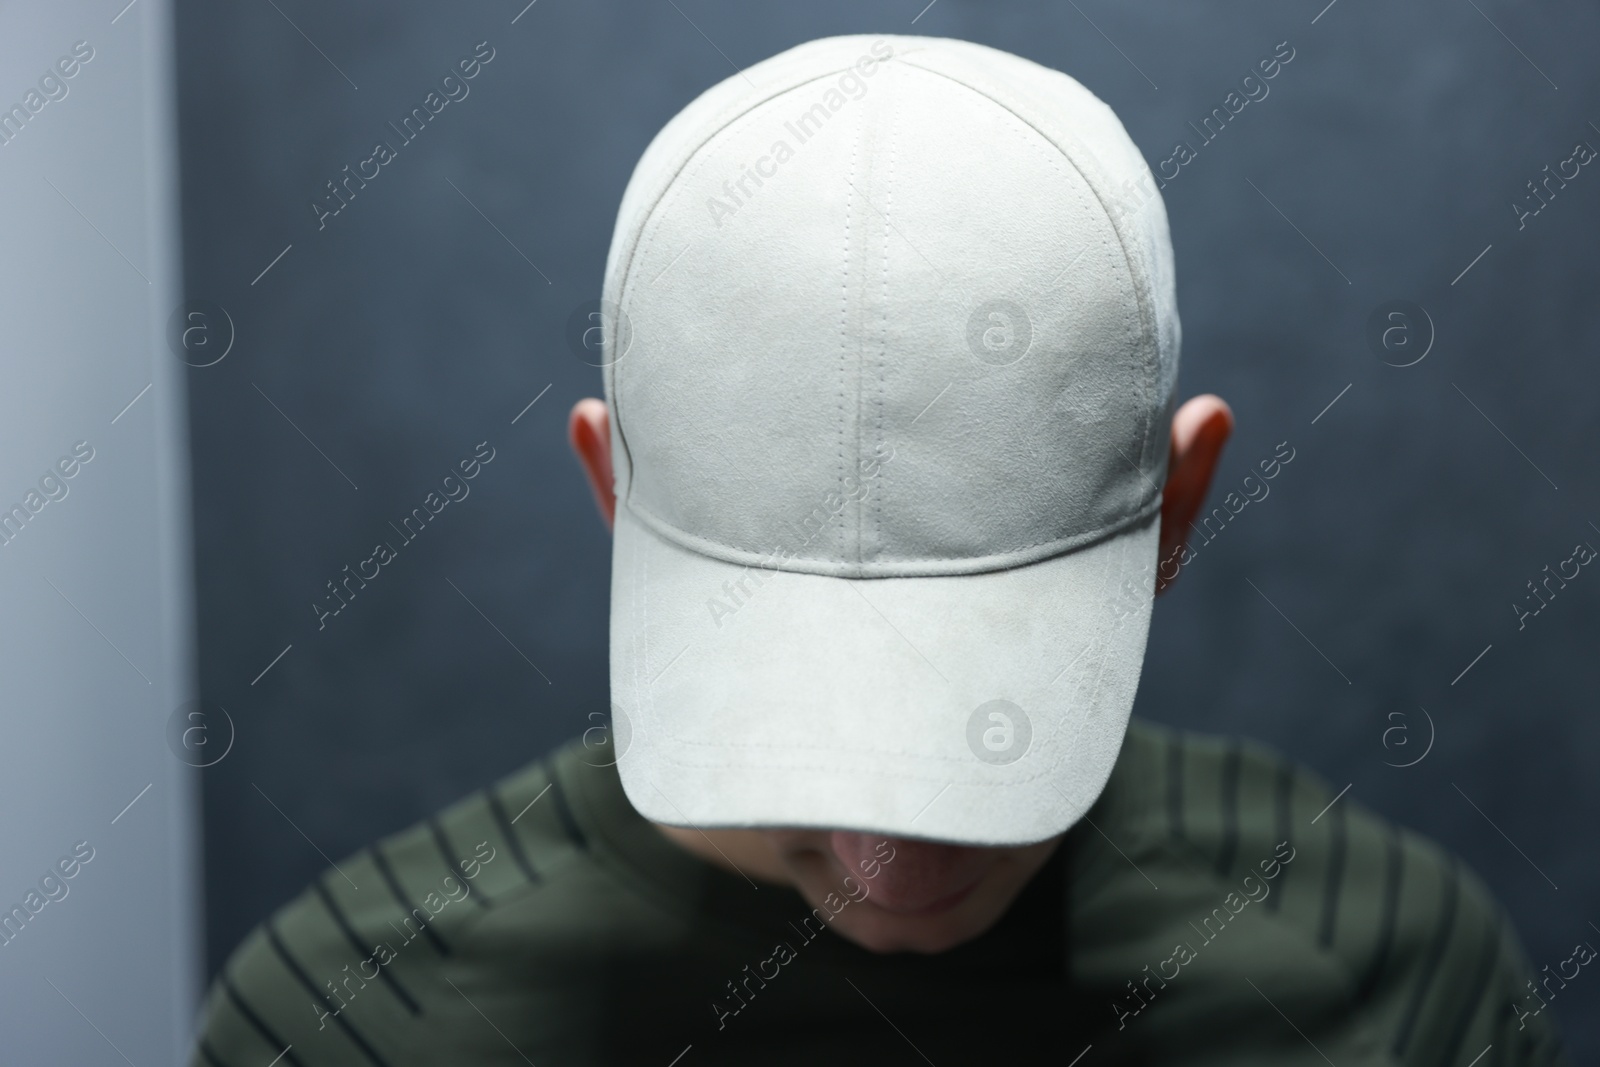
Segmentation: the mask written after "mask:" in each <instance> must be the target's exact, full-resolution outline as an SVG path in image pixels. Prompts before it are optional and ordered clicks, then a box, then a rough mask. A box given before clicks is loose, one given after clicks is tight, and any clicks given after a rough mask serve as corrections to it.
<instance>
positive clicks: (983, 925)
mask: <svg viewBox="0 0 1600 1067" xmlns="http://www.w3.org/2000/svg"><path fill="white" fill-rule="evenodd" d="M985 895H986V894H983V893H981V892H971V891H968V892H965V893H962V894H960V895H959V896H960V899H959V900H955V901H953V902H951V903H948V904H945V903H944V902H940V904H938V905H934V906H931V907H929V908H925V909H922V910H920V911H918V912H914V913H909V914H908V913H904V912H896V911H890V910H888V909H886V908H880V907H878V906H877V905H875V904H873V903H872V900H871V898H870V897H869V898H868V899H866V900H863V901H862V902H861V903H860V904H858V905H853V906H852V907H851V908H850V909H848V910H847V912H846V913H845V914H842V915H840V916H839V917H838V919H836V920H835V921H834V924H833V928H834V932H835V933H837V934H838V935H839V936H840V937H843V938H844V939H846V940H847V941H850V942H852V943H854V944H856V945H859V946H861V947H862V948H864V949H866V950H867V951H868V952H875V953H879V954H888V953H891V952H917V953H921V954H923V955H937V954H938V953H940V952H948V951H949V950H950V949H953V948H955V947H956V946H958V945H961V944H965V943H966V942H968V941H971V940H973V939H974V938H977V937H982V936H983V935H984V934H985V933H987V932H988V931H989V929H990V928H991V927H993V926H994V924H995V923H996V922H998V921H999V920H1000V916H1001V915H1003V914H1005V908H1004V907H999V908H996V907H994V904H993V902H992V901H989V902H986V901H984V900H983V899H982V898H983V897H984V896H985ZM1008 903H1009V902H1008ZM941 905H942V906H941Z"/></svg>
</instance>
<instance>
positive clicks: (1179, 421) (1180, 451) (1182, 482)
mask: <svg viewBox="0 0 1600 1067" xmlns="http://www.w3.org/2000/svg"><path fill="white" fill-rule="evenodd" d="M1232 433H1233V410H1232V409H1231V408H1229V407H1228V405H1227V402H1226V401H1224V400H1223V399H1222V398H1221V397H1219V396H1213V395H1212V394H1210V393H1207V394H1205V395H1203V396H1197V397H1194V398H1192V399H1191V400H1189V401H1188V402H1186V403H1185V404H1184V405H1183V406H1182V407H1181V408H1179V409H1178V411H1177V413H1176V414H1174V415H1173V416H1172V447H1171V450H1170V451H1169V453H1168V459H1167V484H1166V486H1165V487H1164V488H1163V489H1162V491H1161V549H1160V555H1159V556H1158V557H1157V560H1156V592H1157V593H1160V592H1163V591H1164V590H1165V589H1166V588H1167V586H1169V585H1171V584H1172V582H1173V581H1174V580H1176V578H1177V573H1176V572H1173V577H1172V578H1170V579H1169V578H1165V577H1163V575H1162V572H1163V570H1165V569H1166V568H1167V566H1168V561H1169V560H1171V559H1172V558H1173V557H1174V556H1175V555H1177V554H1179V553H1181V552H1182V551H1183V546H1184V545H1185V543H1187V541H1188V538H1189V527H1190V524H1191V523H1192V522H1194V517H1195V516H1196V515H1198V514H1199V513H1200V507H1201V505H1203V504H1204V503H1205V500H1206V493H1207V492H1208V491H1209V490H1210V488H1211V476H1212V475H1213V474H1215V473H1216V470H1217V461H1218V460H1219V459H1221V457H1222V447H1223V446H1224V445H1226V444H1227V443H1228V437H1229V436H1230V435H1231V434H1232Z"/></svg>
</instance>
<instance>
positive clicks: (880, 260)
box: [603, 36, 1180, 845]
mask: <svg viewBox="0 0 1600 1067" xmlns="http://www.w3.org/2000/svg"><path fill="white" fill-rule="evenodd" d="M1146 190H1147V191H1146ZM603 309H604V314H605V315H607V316H609V318H608V319H607V326H608V329H607V331H606V337H605V340H606V346H607V347H606V350H605V356H606V360H605V362H606V367H605V383H606V396H607V400H608V402H609V404H610V408H611V412H612V435H613V446H614V455H615V466H616V492H617V515H616V546H615V555H614V560H613V581H612V632H611V675H612V697H613V705H614V707H613V711H614V715H615V717H616V719H617V723H618V726H617V729H618V733H619V737H622V736H624V735H626V744H625V745H622V746H619V748H620V749H621V758H620V763H619V767H620V770H621V774H622V780H623V783H624V786H625V788H626V789H627V791H628V794H629V798H630V800H632V801H633V802H634V803H635V805H636V806H637V807H638V808H639V810H640V811H641V812H643V813H644V814H645V815H646V816H648V817H649V818H652V819H656V820H658V821H661V822H666V823H673V824H677V825H695V826H701V827H706V826H724V827H726V826H763V825H789V826H797V825H798V826H819V827H840V828H848V829H859V830H863V831H869V832H881V833H892V834H896V835H900V836H907V837H923V838H929V839H935V840H948V841H959V842H965V843H973V844H993V845H999V844H1018V843H1024V842H1028V841H1035V840H1040V839H1043V838H1045V837H1049V836H1052V835H1054V834H1056V833H1059V832H1061V831H1062V830H1064V829H1066V828H1067V827H1068V826H1070V825H1071V824H1072V823H1073V822H1075V821H1076V820H1077V819H1078V818H1079V817H1081V814H1082V812H1083V811H1084V810H1086V809H1087V808H1088V807H1089V805H1090V804H1092V803H1093V802H1094V800H1095V798H1096V797H1097V796H1098V795H1099V792H1100V789H1101V788H1102V787H1103V785H1104V783H1105V780H1106V777H1107V776H1108V775H1109V773H1110V770H1111V766H1112V764H1113V762H1114V761H1115V759H1116V755H1117V751H1118V749H1119V747H1120V743H1121V738H1122V735H1123V732H1124V731H1125V729H1126V724H1127V718H1128V713H1129V710H1130V709H1131V707H1132V703H1133V697H1134V693H1135V691H1136V689H1137V686H1138V679H1139V673H1140V668H1141V665H1142V661H1143V655H1144V643H1145V636H1146V632H1147V629H1148V622H1149V611H1150V599H1151V595H1152V592H1153V590H1152V585H1153V574H1154V565H1155V551H1156V542H1157V534H1158V527H1159V522H1158V519H1157V516H1158V514H1159V509H1160V504H1161V494H1160V486H1161V485H1162V483H1163V482H1164V480H1165V474H1166V456H1167V447H1168V425H1169V423H1170V419H1171V411H1172V405H1173V392H1174V385H1175V381H1176V376H1177V364H1178V348H1179V342H1180V330H1179V325H1178V317H1177V307H1176V297H1175V293H1174V287H1173V271H1172V251H1171V245H1170V239H1169V237H1168V233H1167V221H1166V215H1165V210H1164V208H1163V206H1162V204H1161V201H1160V197H1159V195H1158V194H1156V193H1155V190H1154V184H1153V181H1152V180H1151V178H1150V175H1149V172H1148V170H1147V169H1146V167H1145V164H1144V161H1143V158H1142V156H1141V155H1140V154H1139V152H1138V150H1137V149H1136V148H1135V147H1134V146H1133V144H1132V142H1131V141H1130V140H1129V139H1128V137H1127V134H1126V132H1125V131H1124V130H1123V128H1122V126H1121V123H1120V122H1119V121H1118V120H1117V118H1116V117H1115V115H1114V114H1112V112H1111V111H1110V109H1109V108H1107V107H1106V106H1105V105H1104V104H1103V103H1102V102H1100V101H1099V100H1098V99H1096V98H1095V97H1094V96H1093V95H1092V94H1091V93H1089V91H1088V90H1086V89H1084V88H1083V87H1082V86H1081V85H1079V84H1078V83H1077V82H1075V81H1073V80H1072V79H1071V78H1069V77H1067V76H1066V75H1064V74H1061V73H1059V72H1055V71H1051V70H1048V69H1046V68H1044V67H1040V66H1038V65H1037V64H1033V63H1030V62H1028V61H1026V60H1022V59H1020V58H1018V57H1016V56H1012V55H1009V54H1006V53H1003V52H999V51H996V50H994V49H990V48H986V47H982V46H979V45H974V44H969V43H966V42H959V41H948V40H938V39H930V38H915V37H895V36H883V37H843V38H830V39H827V40H822V41H814V42H811V43H809V44H806V45H802V46H800V47H798V48H795V49H792V50H790V51H789V52H785V53H783V54H782V55H779V56H776V57H774V58H772V59H770V60H767V61H766V62H764V63H760V64H757V65H756V66H753V67H751V68H749V69H747V70H745V71H743V72H741V73H740V74H737V75H735V76H734V77H732V78H729V79H727V80H726V81H724V82H722V83H721V84H719V85H717V86H715V87H713V88H712V89H710V90H708V91H707V92H706V93H704V94H703V95H702V96H701V97H699V98H698V99H697V100H695V101H694V102H693V103H692V104H690V106H689V107H687V108H686V109H684V111H683V112H681V113H680V114H679V115H678V116H676V117H675V118H674V119H673V120H672V121H671V122H670V123H668V125H667V126H666V127H665V128H664V129H663V130H662V132H661V133H660V134H659V135H658V136H657V137H656V139H655V140H654V141H653V142H652V144H651V145H650V147H649V148H648V149H647V150H646V152H645V154H644V156H643V157H642V158H641V160H640V162H639V165H638V167H637V168H636V170H635V172H634V175H633V178H632V180H631V181H630V183H629V186H628V189H627V191H626V193H625V194H624V197H623V202H622V207H621V210H620V211H619V214H618V220H617V228H616V232H615V235H614V238H613V242H612V247H611V253H610V257H609V259H608V263H607V272H606V280H605V288H604V304H603ZM996 700H1001V701H1006V702H1008V703H1007V704H1005V705H995V707H997V708H999V709H1000V713H1001V715H1002V718H1000V719H995V718H993V716H992V715H990V714H989V712H987V711H983V712H980V709H981V708H983V707H984V706H986V705H987V704H988V703H989V702H991V701H996ZM990 710H991V711H992V710H993V708H991V709H990ZM975 714H976V715H977V716H978V720H979V721H978V726H977V727H974V725H973V723H974V718H973V717H974V715H975ZM1013 720H1014V721H1013ZM988 723H993V724H995V728H997V729H1000V731H1001V734H1003V735H1004V736H1005V738H1009V743H1012V744H1014V745H1019V746H1021V747H1020V748H1015V747H1013V748H1010V749H1005V750H1003V751H999V752H998V754H997V751H996V750H995V749H994V748H992V747H986V745H987V742H984V741H983V740H982V739H984V738H990V739H993V738H997V737H1000V736H1001V734H992V733H985V730H988V729H990V727H989V726H987V725H985V724H988ZM1019 739H1020V740H1019Z"/></svg>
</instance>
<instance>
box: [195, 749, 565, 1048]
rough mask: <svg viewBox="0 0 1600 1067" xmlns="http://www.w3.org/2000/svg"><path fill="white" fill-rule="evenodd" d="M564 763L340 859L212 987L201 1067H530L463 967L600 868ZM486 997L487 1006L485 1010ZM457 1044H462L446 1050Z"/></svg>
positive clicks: (556, 760)
mask: <svg viewBox="0 0 1600 1067" xmlns="http://www.w3.org/2000/svg"><path fill="white" fill-rule="evenodd" d="M571 758H572V756H571V753H569V752H567V751H562V752H558V753H556V754H554V755H552V756H551V757H549V758H548V759H545V760H540V761H537V762H535V763H532V764H530V765H528V766H527V767H525V768H523V769H522V770H520V771H518V772H516V773H514V774H512V775H511V776H509V777H507V778H505V779H503V780H502V781H500V782H498V783H496V784H494V785H492V786H490V787H488V788H485V789H483V790H480V791H478V792H476V793H473V794H471V795H470V796H467V797H465V798H463V799H462V800H460V801H457V802H456V803H454V804H452V805H451V806H449V807H448V808H446V809H444V810H443V811H441V812H439V813H438V814H436V815H434V816H432V817H430V818H428V819H426V820H424V821H422V822H420V823H418V824H416V825H415V826H412V827H410V828H408V829H406V830H403V831H401V832H399V833H397V834H393V835H391V836H389V837H386V838H384V839H382V840H380V841H377V842H375V843H373V844H372V845H370V846H368V847H366V848H364V849H362V850H360V851H359V852H357V853H356V854H355V855H353V856H349V857H346V858H345V859H342V860H340V861H339V862H338V863H337V864H335V865H334V866H333V868H332V869H330V870H328V871H325V872H324V873H323V874H322V875H320V876H319V877H318V878H317V879H316V880H315V881H314V882H312V884H311V885H310V886H308V887H307V888H306V889H305V890H304V891H303V892H302V893H300V894H299V895H298V896H297V897H295V898H294V899H293V900H291V901H290V902H288V903H287V904H285V905H284V906H283V907H281V908H279V909H278V910H277V911H276V912H274V913H273V914H272V915H271V916H270V917H269V918H268V919H267V920H266V921H265V922H263V923H262V924H261V925H260V926H259V927H257V928H256V929H255V930H254V931H253V932H252V933H251V934H250V935H249V936H248V937H247V938H245V940H244V941H243V942H242V943H241V944H240V945H239V947H238V948H237V949H236V950H235V951H234V953H233V954H232V956H231V957H230V958H229V959H228V961H227V963H226V964H225V965H224V966H223V968H222V970H221V972H220V973H219V975H218V976H217V978H216V980H215V981H214V982H213V984H212V987H211V989H210V991H209V993H208V996H207V998H206V1003H205V1006H204V1010H203V1023H202V1027H201V1031H200V1034H199V1036H198V1038H197V1041H196V1046H195V1050H194V1054H193V1058H192V1060H191V1063H192V1064H194V1065H197V1067H198V1065H208V1067H235V1065H243V1064H252V1063H254V1064H261V1063H271V1062H275V1061H276V1058H277V1057H279V1056H280V1055H281V1057H282V1060H281V1062H282V1063H284V1064H285V1065H287V1067H297V1065H298V1067H322V1065H335V1064H338V1065H343V1064H362V1065H371V1064H377V1065H388V1067H399V1065H401V1064H413V1063H434V1062H443V1061H444V1060H445V1059H452V1058H454V1057H459V1056H460V1055H462V1054H463V1053H464V1051H466V1050H465V1048H464V1046H463V1042H462V1038H461V1035H462V1034H471V1033H474V1032H476V1031H475V1029H474V1028H473V1027H472V1026H468V1025H457V1024H458V1023H464V1022H465V1021H468V1020H467V1017H468V1016H470V1017H471V1020H470V1021H475V1022H476V1024H477V1027H478V1028H481V1029H482V1030H483V1031H484V1032H486V1034H487V1040H486V1041H485V1044H484V1047H483V1049H482V1050H474V1051H479V1052H480V1055H479V1057H478V1058H476V1059H474V1060H473V1062H475V1063H486V1064H487V1063H496V1062H499V1061H500V1058H501V1057H502V1056H510V1057H511V1061H512V1062H519V1063H520V1062H521V1060H520V1058H519V1057H518V1056H517V1054H516V1053H515V1052H514V1051H513V1050H512V1049H510V1048H507V1047H506V1046H505V1045H504V1044H500V1045H499V1046H498V1047H495V1046H494V1045H492V1044H490V1042H499V1038H497V1037H496V1036H495V1032H494V1030H493V1029H492V1028H491V1027H489V1026H485V1025H484V1024H483V1019H482V1018H479V1017H478V1012H479V1010H480V1009H479V1007H478V1006H476V1005H475V1004H474V1003H473V1001H472V1000H469V999H468V995H467V994H464V993H463V991H462V986H463V983H465V984H466V985H467V987H468V989H469V990H470V989H472V988H473V986H474V985H475V984H477V983H475V982H473V981H472V978H473V976H477V975H479V974H481V968H478V967H467V968H465V969H461V970H453V968H459V966H460V964H461V963H462V962H463V961H464V959H466V958H468V957H471V956H473V955H474V953H473V952H472V951H471V950H470V949H469V948H468V945H469V944H470V943H471V942H473V941H474V939H476V938H477V937H478V929H479V928H480V927H481V926H482V925H483V924H484V923H485V921H486V920H490V919H491V918H492V917H493V916H494V915H496V914H497V913H503V912H507V911H514V910H516V909H517V908H518V906H519V905H521V904H523V903H524V902H525V901H526V900H527V898H529V897H532V896H537V895H539V894H541V893H542V894H544V895H545V896H547V897H559V896H560V895H561V894H562V893H563V892H564V891H565V890H566V888H567V887H568V886H569V885H570V884H571V883H573V882H575V881H580V882H581V880H582V879H583V876H584V872H585V870H586V869H587V868H589V867H591V866H592V864H590V863H589V861H588V859H587V845H588V842H587V840H586V839H585V837H584V834H583V831H582V829H581V827H580V826H579V824H578V822H577V820H576V819H575V818H574V816H573V812H572V809H571V806H570V801H569V798H568V796H567V793H566V789H565V787H564V786H563V784H562V781H561V778H562V776H561V775H560V774H559V773H557V767H558V765H559V764H561V763H562V762H563V761H570V759H571ZM474 999H476V998H474ZM440 1035H448V1040H449V1044H448V1047H447V1048H445V1047H440V1048H435V1047H433V1042H436V1041H442V1040H444V1038H443V1037H441V1036H440Z"/></svg>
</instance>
